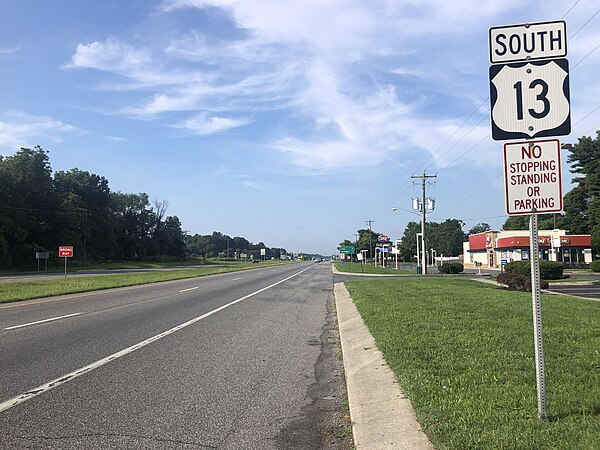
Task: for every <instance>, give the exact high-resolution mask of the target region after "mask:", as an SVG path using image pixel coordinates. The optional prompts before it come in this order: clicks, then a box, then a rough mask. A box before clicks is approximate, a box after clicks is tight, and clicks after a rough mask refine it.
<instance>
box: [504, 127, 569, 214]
mask: <svg viewBox="0 0 600 450" xmlns="http://www.w3.org/2000/svg"><path fill="white" fill-rule="evenodd" d="M561 175H562V173H561V163H560V142H559V141H558V139H548V140H543V141H525V142H509V143H506V144H504V184H505V192H506V195H505V201H506V213H507V214H508V215H509V216H510V215H519V214H548V213H556V212H561V211H562V209H563V196H562V181H561Z"/></svg>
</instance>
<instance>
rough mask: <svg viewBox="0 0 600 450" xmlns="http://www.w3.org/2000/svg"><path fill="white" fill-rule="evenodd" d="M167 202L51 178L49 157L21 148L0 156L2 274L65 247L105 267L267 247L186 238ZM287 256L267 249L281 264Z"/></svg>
mask: <svg viewBox="0 0 600 450" xmlns="http://www.w3.org/2000/svg"><path fill="white" fill-rule="evenodd" d="M168 206H169V205H168V202H167V201H166V200H158V199H153V200H150V197H149V195H148V194H146V193H138V194H125V193H121V192H114V191H111V189H110V187H109V184H108V180H107V179H106V178H104V177H103V176H100V175H96V174H93V173H89V172H87V171H84V170H80V169H78V168H74V169H71V170H68V171H57V172H56V173H54V174H53V172H52V168H51V165H50V160H49V156H48V152H47V151H45V150H43V149H42V148H41V147H39V146H38V147H34V148H22V149H20V150H19V151H18V152H17V153H16V154H15V155H13V156H7V157H4V156H1V155H0V268H4V269H6V268H31V267H32V266H33V265H34V264H35V257H36V253H37V252H42V253H45V252H48V253H49V256H50V261H51V263H52V262H53V261H56V259H57V257H58V247H59V245H71V246H73V247H74V248H75V256H74V259H75V260H76V261H78V262H81V263H83V264H86V263H89V262H106V261H169V260H182V259H184V258H185V257H186V256H188V255H197V256H204V257H212V256H219V254H222V253H223V252H227V249H229V250H230V252H229V253H226V256H234V252H236V251H242V250H243V251H250V250H258V253H259V254H260V248H266V246H265V245H264V244H263V243H262V242H261V243H259V244H256V245H255V244H252V243H250V242H248V241H247V240H246V239H244V238H239V237H235V238H229V237H228V236H224V235H222V234H221V233H217V232H215V233H213V234H212V235H208V236H200V235H194V236H188V235H186V233H185V232H184V231H183V230H182V225H181V222H180V220H179V218H178V217H177V216H175V215H170V216H168V215H167V210H168ZM285 253H287V252H285V249H267V255H268V256H269V257H270V256H274V257H277V258H278V257H279V256H280V255H281V254H285Z"/></svg>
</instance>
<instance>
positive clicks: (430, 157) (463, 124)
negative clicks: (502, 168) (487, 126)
mask: <svg viewBox="0 0 600 450" xmlns="http://www.w3.org/2000/svg"><path fill="white" fill-rule="evenodd" d="M489 99H490V98H489V97H487V98H486V99H485V100H484V101H483V102H481V103H480V104H479V106H477V108H475V109H474V110H473V112H472V113H471V114H469V117H467V118H466V119H465V120H464V121H463V123H461V124H460V126H459V127H458V128H457V129H456V130H454V133H452V134H451V135H450V136H449V137H448V138H446V140H445V141H444V143H443V144H442V145H440V146H439V147H438V148H437V149H436V150H435V151H434V152H433V153H432V154H431V156H429V158H427V159H426V160H425V162H424V163H422V164H421V165H420V166H419V167H417V168H416V169H415V171H414V172H413V174H414V173H415V172H417V171H419V170H420V169H421V167H423V166H424V165H425V164H427V163H428V162H429V160H430V159H432V158H434V157H435V156H436V153H437V152H438V151H439V150H440V149H441V148H442V147H443V146H444V145H446V144H447V143H448V141H450V139H452V138H453V137H454V136H455V135H456V133H458V132H459V131H460V130H461V129H462V128H463V127H464V126H465V124H466V123H467V122H468V121H469V120H470V119H471V117H473V115H474V114H475V113H476V112H477V111H479V110H480V109H481V107H482V106H483V105H484V104H485V103H487V101H488V100H489ZM488 115H489V114H488ZM481 122H482V121H479V123H478V124H477V125H475V126H478V125H479V124H480V123H481ZM473 128H475V127H473ZM473 128H472V129H471V131H473ZM469 133H470V131H469ZM469 133H467V134H466V135H465V136H463V137H462V138H461V139H460V140H458V141H457V142H456V143H455V144H454V145H453V146H452V147H454V146H456V145H457V144H458V143H459V142H461V141H462V140H463V139H464V138H465V137H466V136H468V135H469ZM452 147H450V148H449V149H448V150H446V152H445V153H444V154H442V155H441V156H440V157H442V156H444V155H445V154H446V153H448V151H449V150H450V149H452ZM428 167H429V166H428Z"/></svg>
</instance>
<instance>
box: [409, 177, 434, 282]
mask: <svg viewBox="0 0 600 450" xmlns="http://www.w3.org/2000/svg"><path fill="white" fill-rule="evenodd" d="M436 177H437V175H425V172H423V175H418V176H414V175H413V176H411V178H420V179H421V187H422V193H423V195H422V197H421V252H422V254H423V256H422V258H421V273H422V274H423V275H425V274H426V273H427V247H426V245H425V243H426V242H427V238H426V236H425V211H426V209H427V208H426V207H425V181H426V180H427V178H436Z"/></svg>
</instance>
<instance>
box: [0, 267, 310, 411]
mask: <svg viewBox="0 0 600 450" xmlns="http://www.w3.org/2000/svg"><path fill="white" fill-rule="evenodd" d="M308 269H309V267H307V268H306V269H303V270H301V271H300V272H296V273H295V274H293V275H291V276H289V277H287V278H284V279H283V280H280V281H278V282H276V283H273V284H270V285H269V286H267V287H264V288H262V289H259V290H258V291H255V292H252V293H251V294H248V295H245V296H244V297H241V298H238V299H237V300H234V301H232V302H230V303H227V304H225V305H223V306H220V307H218V308H216V309H213V310H212V311H209V312H207V313H206V314H202V315H201V316H198V317H196V318H194V319H192V320H188V321H187V322H184V323H182V324H181V325H177V326H176V327H173V328H171V329H170V330H167V331H163V332H162V333H160V334H157V335H156V336H152V337H151V338H149V339H146V340H145V341H142V342H138V343H137V344H134V345H132V346H131V347H127V348H125V349H123V350H121V351H119V352H117V353H113V354H112V355H110V356H107V357H106V358H103V359H100V360H98V361H96V362H93V363H92V364H89V365H87V366H85V367H82V368H80V369H77V370H75V371H73V372H71V373H68V374H66V375H63V376H62V377H59V378H56V379H54V380H52V381H49V382H48V383H46V384H42V385H41V386H38V387H36V388H34V389H32V390H30V391H27V392H24V393H23V394H20V395H17V396H16V397H13V398H11V399H9V400H6V401H5V402H2V403H0V413H1V412H2V411H6V410H7V409H10V408H12V407H13V406H17V405H18V404H20V403H23V402H26V401H27V400H29V399H32V398H34V397H37V396H38V395H40V394H43V393H44V392H48V391H49V390H51V389H53V388H55V387H57V386H60V385H62V384H64V383H66V382H67V381H71V380H73V379H75V378H77V377H80V376H81V375H84V374H86V373H88V372H91V371H92V370H94V369H97V368H98V367H101V366H103V365H104V364H106V363H109V362H111V361H114V360H115V359H118V358H120V357H122V356H125V355H128V354H129V353H133V352H134V351H136V350H139V349H140V348H142V347H145V346H146V345H148V344H151V343H152V342H155V341H158V340H159V339H162V338H164V337H166V336H168V335H170V334H173V333H175V332H176V331H179V330H182V329H184V328H186V327H189V326H190V325H192V324H194V323H196V322H198V321H200V320H202V319H206V318H207V317H210V316H212V315H213V314H215V313H218V312H219V311H223V310H224V309H226V308H229V307H230V306H233V305H235V304H236V303H239V302H241V301H244V300H246V299H249V298H250V297H253V296H255V295H256V294H260V293H261V292H264V291H266V290H267V289H271V288H272V287H275V286H277V285H278V284H281V283H285V282H286V281H288V280H291V279H292V278H294V277H297V276H298V275H300V274H301V273H304V272H306V271H307V270H308Z"/></svg>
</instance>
